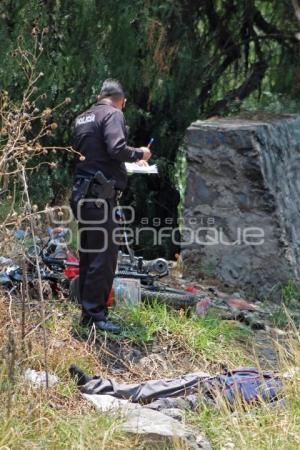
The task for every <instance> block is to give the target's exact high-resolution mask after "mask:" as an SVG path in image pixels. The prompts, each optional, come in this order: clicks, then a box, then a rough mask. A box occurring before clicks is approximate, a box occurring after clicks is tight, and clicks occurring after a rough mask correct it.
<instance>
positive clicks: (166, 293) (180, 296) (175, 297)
mask: <svg viewBox="0 0 300 450" xmlns="http://www.w3.org/2000/svg"><path fill="white" fill-rule="evenodd" d="M141 295H142V301H144V302H147V303H152V302H155V301H156V302H158V303H163V304H165V305H167V306H172V307H173V308H188V307H191V306H194V305H196V303H197V302H198V301H199V299H198V297H197V296H196V295H194V294H190V293H189V292H186V291H182V290H180V289H172V288H167V287H162V288H161V287H155V288H153V289H151V288H150V289H149V288H148V289H147V288H143V287H142V292H141Z"/></svg>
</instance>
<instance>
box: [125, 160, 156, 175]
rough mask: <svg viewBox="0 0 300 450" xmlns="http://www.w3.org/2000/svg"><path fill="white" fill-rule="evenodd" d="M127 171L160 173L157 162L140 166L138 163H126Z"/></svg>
mask: <svg viewBox="0 0 300 450" xmlns="http://www.w3.org/2000/svg"><path fill="white" fill-rule="evenodd" d="M125 166H126V170H127V173H129V174H130V173H148V174H149V173H158V170H157V166H156V164H152V165H151V166H139V165H138V164H137V163H125Z"/></svg>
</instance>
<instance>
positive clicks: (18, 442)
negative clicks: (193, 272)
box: [0, 296, 300, 450]
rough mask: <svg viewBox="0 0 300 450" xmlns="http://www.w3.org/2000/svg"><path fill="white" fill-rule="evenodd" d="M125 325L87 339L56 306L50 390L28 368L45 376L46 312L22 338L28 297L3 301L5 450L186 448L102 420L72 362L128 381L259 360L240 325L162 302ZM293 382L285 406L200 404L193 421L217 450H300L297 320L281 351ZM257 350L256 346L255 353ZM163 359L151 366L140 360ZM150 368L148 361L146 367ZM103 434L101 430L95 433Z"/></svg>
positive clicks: (35, 312)
mask: <svg viewBox="0 0 300 450" xmlns="http://www.w3.org/2000/svg"><path fill="white" fill-rule="evenodd" d="M115 314H116V315H119V319H120V320H122V321H123V325H124V332H123V335H122V336H121V337H118V338H110V339H107V338H105V337H104V336H98V337H97V339H95V336H94V335H93V334H91V335H89V336H85V335H84V330H82V329H80V327H79V325H78V316H79V311H78V308H77V307H76V306H74V305H72V304H70V303H69V302H59V301H57V302H55V301H52V302H49V303H48V304H47V305H46V317H47V320H46V324H45V325H46V333H47V341H48V364H49V370H50V371H51V372H54V373H55V374H57V375H58V376H59V378H60V382H59V383H58V384H57V385H56V386H55V387H53V388H50V389H49V391H48V392H46V391H45V390H40V389H34V388H32V387H31V386H28V385H26V384H25V383H24V380H23V377H22V374H23V372H24V369H25V368H28V367H30V368H34V369H37V370H43V369H44V358H43V343H42V338H41V337H42V335H41V329H40V328H39V327H38V326H37V324H39V322H40V312H39V307H38V305H36V304H35V303H34V302H31V304H30V305H27V307H26V328H25V338H24V340H23V341H22V339H21V305H20V303H19V300H17V299H14V301H13V302H11V303H10V302H9V301H8V299H7V298H6V297H3V296H2V297H1V300H0V345H1V348H2V356H3V358H2V362H1V364H0V370H1V375H0V400H1V402H2V405H3V407H2V408H1V412H0V415H1V421H0V449H6V448H12V449H29V448H33V449H40V448H43V449H44V448H45V449H92V450H94V449H102V448H103V449H105V450H106V449H108V450H110V449H149V450H150V449H151V450H152V449H154V450H155V449H156V448H157V449H168V448H170V449H171V448H172V449H176V450H180V449H181V450H183V447H182V444H180V443H179V442H176V441H174V442H173V443H172V444H167V443H160V444H154V443H153V442H152V443H149V442H144V441H141V440H139V439H136V437H132V436H128V435H125V434H122V433H121V432H120V431H119V430H118V423H119V421H118V419H117V418H116V417H111V416H109V415H104V414H99V412H96V411H95V410H94V408H93V407H92V406H90V405H89V404H88V403H87V402H86V401H85V400H84V399H82V397H81V396H80V394H79V393H78V390H77V387H76V386H75V384H74V382H73V381H72V380H71V379H70V378H69V375H68V367H69V365H70V364H71V363H76V364H77V365H78V366H80V367H82V368H83V369H85V370H86V371H87V372H88V373H91V374H96V373H97V374H102V375H103V376H110V377H114V378H117V379H118V380H119V381H133V380H134V381H138V380H145V379H150V378H155V377H166V376H173V375H178V374H180V373H181V374H182V373H183V372H188V371H190V370H210V371H217V370H219V369H221V368H222V366H223V365H227V366H229V367H233V366H238V365H241V364H245V363H251V362H252V361H255V355H253V354H250V353H248V354H246V350H245V349H246V346H245V341H247V340H248V341H249V340H251V339H252V337H251V336H250V335H248V336H247V335H245V334H243V333H241V331H240V329H239V328H238V327H237V326H236V324H235V323H232V324H230V323H228V322H226V321H223V322H220V321H218V320H217V319H215V318H209V317H208V318H206V319H199V318H195V317H193V316H191V317H187V316H186V315H185V314H181V313H180V312H179V313H178V312H168V311H167V310H166V309H165V308H163V307H160V306H158V305H156V306H155V305H154V306H153V307H142V308H141V309H139V310H138V309H130V310H127V311H126V310H123V311H116V312H115ZM277 347H278V354H279V360H280V370H281V372H282V373H284V372H288V373H289V377H287V378H286V379H285V385H284V405H283V404H281V403H280V404H278V405H277V406H274V407H271V406H270V405H267V404H266V405H262V406H260V407H256V408H254V407H251V408H250V407H249V408H245V407H244V405H243V406H242V405H237V406H236V408H235V411H234V412H233V411H232V410H230V408H228V406H227V405H226V404H224V403H222V402H221V403H220V406H219V408H213V407H209V406H207V405H206V404H204V403H203V404H200V405H199V409H198V411H197V413H193V414H189V415H188V416H187V418H186V420H187V422H188V423H191V424H193V425H195V426H197V427H199V428H201V429H202V430H203V431H204V432H206V433H207V434H208V436H209V438H210V439H211V442H212V444H213V449H216V450H221V449H224V450H225V449H230V448H235V449H241V450H244V449H245V450H246V449H250V450H252V449H253V450H254V449H255V450H260V449H262V450H263V449H268V450H271V449H272V450H273V449H274V450H281V449H287V450H294V449H295V450H296V449H298V448H300V413H299V406H300V336H299V334H298V330H297V329H296V328H295V327H294V326H293V324H292V323H290V332H289V339H288V343H286V345H285V346H283V345H282V344H279V343H278V344H277ZM248 348H250V346H248ZM153 353H156V354H159V357H158V358H157V359H154V360H153V362H152V363H151V364H150V365H149V364H148V365H147V364H143V363H142V362H138V361H137V360H135V358H134V355H135V356H136V355H137V354H138V358H137V359H140V358H141V357H143V356H146V355H148V354H153ZM142 361H143V360H142ZM95 430H97V433H95Z"/></svg>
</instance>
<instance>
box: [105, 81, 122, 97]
mask: <svg viewBox="0 0 300 450" xmlns="http://www.w3.org/2000/svg"><path fill="white" fill-rule="evenodd" d="M100 96H101V97H125V93H124V90H123V87H122V85H121V83H120V81H118V80H114V79H112V78H108V79H107V80H105V81H104V83H103V84H102V87H101V92H100Z"/></svg>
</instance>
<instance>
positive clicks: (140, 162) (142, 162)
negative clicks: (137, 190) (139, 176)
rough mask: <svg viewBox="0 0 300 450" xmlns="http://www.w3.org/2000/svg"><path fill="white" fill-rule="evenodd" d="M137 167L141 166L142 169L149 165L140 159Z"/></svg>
mask: <svg viewBox="0 0 300 450" xmlns="http://www.w3.org/2000/svg"><path fill="white" fill-rule="evenodd" d="M137 165H138V166H140V167H148V166H149V164H148V163H147V161H145V160H144V159H140V160H139V161H138V162H137Z"/></svg>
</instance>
